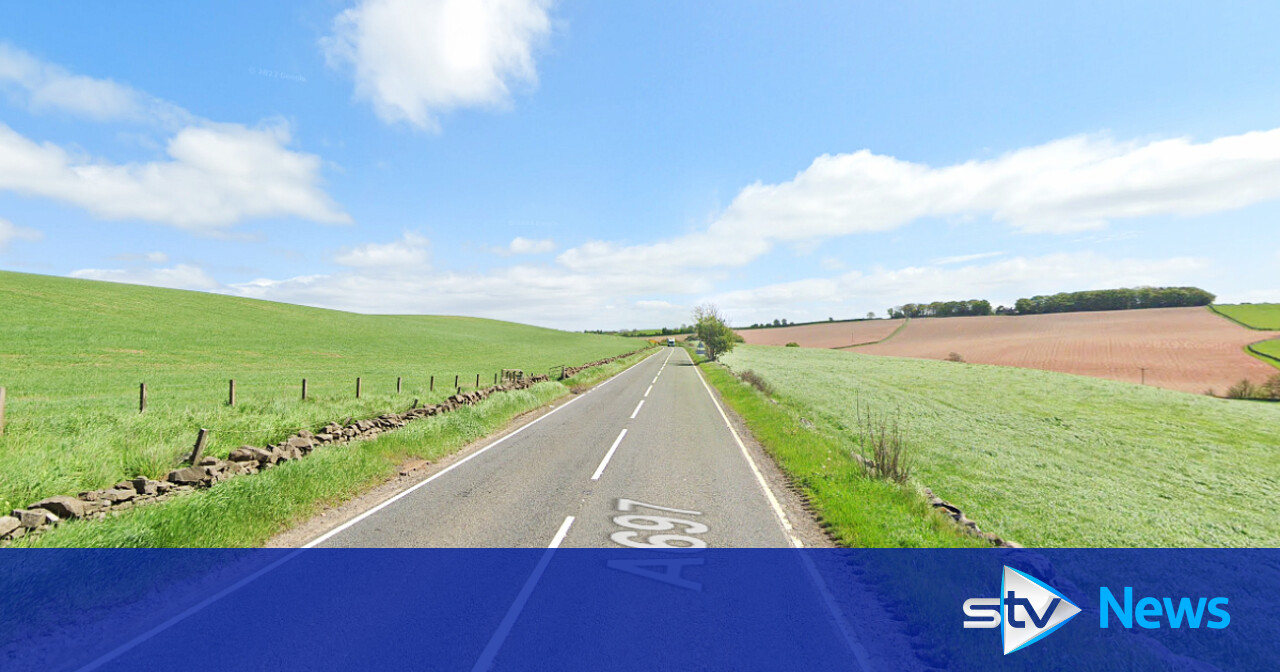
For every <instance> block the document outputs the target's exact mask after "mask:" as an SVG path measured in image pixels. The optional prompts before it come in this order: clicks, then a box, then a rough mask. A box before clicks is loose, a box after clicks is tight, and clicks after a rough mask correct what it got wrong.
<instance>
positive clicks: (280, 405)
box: [0, 272, 637, 511]
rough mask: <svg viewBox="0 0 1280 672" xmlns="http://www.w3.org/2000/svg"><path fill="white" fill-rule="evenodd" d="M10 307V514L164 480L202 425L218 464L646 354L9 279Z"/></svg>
mask: <svg viewBox="0 0 1280 672" xmlns="http://www.w3.org/2000/svg"><path fill="white" fill-rule="evenodd" d="M0 305H3V306H4V318H3V320H0V386H3V387H6V388H7V389H8V405H7V422H6V429H5V433H4V435H3V436H0V511H7V510H8V509H10V508H14V507H19V506H24V505H26V504H29V503H31V502H32V501H35V500H36V499H39V498H42V497H46V496H50V495H55V494H74V493H76V492H79V491H82V490H88V489H94V488H101V487H106V486H109V485H111V484H112V483H114V482H116V481H118V480H121V479H123V478H128V477H133V476H135V475H139V474H141V475H146V476H150V477H152V478H157V477H163V476H164V475H165V474H166V473H167V472H168V470H169V469H171V468H172V467H173V466H174V464H175V461H176V460H177V459H178V458H179V456H180V455H181V454H182V453H183V451H189V450H190V447H191V444H192V443H193V442H194V439H195V435H196V431H197V429H198V428H200V427H207V428H211V429H214V430H215V431H214V433H213V434H212V439H211V442H210V446H209V452H211V453H212V454H214V455H219V456H225V455H226V453H227V452H228V451H229V450H231V449H232V448H235V447H236V446H239V445H241V444H252V445H264V444H266V443H269V442H272V441H276V440H279V439H281V438H283V437H284V436H286V435H288V434H289V433H290V432H291V431H294V430H297V429H299V428H303V427H314V426H317V425H321V424H324V423H325V422H327V421H330V420H342V419H345V418H347V417H349V416H350V417H356V418H360V417H369V416H374V415H378V414H381V413H384V412H387V411H388V410H397V411H400V410H404V409H407V408H408V407H409V405H410V404H411V403H412V402H413V399H415V398H418V399H420V400H422V401H423V402H424V403H426V402H429V401H437V400H440V399H443V398H444V397H445V396H448V395H449V394H452V393H453V391H454V390H453V381H454V376H455V375H457V376H460V382H461V384H462V385H463V386H467V387H470V386H473V385H474V384H475V377H476V375H477V374H479V375H480V382H481V384H482V385H488V384H490V383H492V382H493V376H494V374H495V373H497V372H498V371H500V370H501V369H503V368H519V369H523V370H525V371H526V372H529V373H535V374H536V373H546V372H547V371H548V369H549V368H550V367H552V366H556V365H564V364H568V365H573V364H581V363H584V362H588V361H592V360H596V359H601V358H604V357H609V356H613V355H617V354H621V353H624V352H629V351H631V350H634V349H636V347H637V346H636V342H635V341H634V340H631V339H625V338H619V337H610V336H596V335H588V334H574V333H568V332H561V331H555V330H550V329H541V328H537V327H530V326H525V325H519V324H512V323H507V322H498V321H493V320H483V319H474V318H461V317H425V316H423V317H419V316H412V317H410V316H394V317H393V316H365V315H356V314H351V313H343V312H336V311H328V310H320V309H315V308H304V307H299V306H291V305H285V304H277V303H267V302H262V301H252V300H246V299H237V298H231V297H223V296H216V295H210V294H203V293H196V292H183V291H175V290H166V289H156V288H150V287H138V286H130V285H119V284H110V283H100V282H90V281H84V280H71V279H64V278H52V277H45V276H35V275H25V274H17V273H7V272H0ZM432 375H434V376H435V380H436V388H435V391H434V392H430V391H428V389H427V388H428V386H429V380H430V378H429V376H432ZM582 375H586V372H584V374H582ZM357 376H360V377H362V378H363V395H362V398H361V399H360V400H356V399H355V398H354V397H355V379H356V377H357ZM397 376H400V377H403V392H402V393H401V394H399V395H397V394H396V389H395V388H396V377H397ZM232 378H234V379H235V380H236V387H237V404H236V406H234V407H230V406H228V405H227V387H228V380H229V379H232ZM303 378H306V379H307V380H308V387H309V390H308V393H309V399H308V401H306V402H303V401H301V399H300V387H301V380H302V379H303ZM141 382H146V383H147V387H148V397H149V398H148V406H147V412H146V413H145V414H143V415H139V413H138V407H137V404H138V384H139V383H141ZM556 387H557V389H558V390H559V391H560V392H561V393H563V392H564V391H565V390H566V389H567V388H565V387H564V386H562V385H557V386H556ZM544 396H545V395H544ZM513 412H514V411H513ZM238 487H248V486H238Z"/></svg>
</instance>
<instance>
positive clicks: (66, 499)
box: [0, 349, 643, 541]
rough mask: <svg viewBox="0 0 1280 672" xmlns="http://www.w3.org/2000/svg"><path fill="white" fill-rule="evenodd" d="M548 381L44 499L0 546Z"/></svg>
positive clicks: (17, 519)
mask: <svg viewBox="0 0 1280 672" xmlns="http://www.w3.org/2000/svg"><path fill="white" fill-rule="evenodd" d="M640 352H643V349H641V350H636V351H633V352H629V353H627V354H625V355H618V356H616V357H609V358H606V359H600V360H596V361H594V362H590V363H587V364H583V365H582V366H575V367H568V368H566V369H565V370H564V371H565V374H564V375H565V377H566V378H567V377H570V376H573V375H574V374H577V373H579V372H581V371H583V370H585V369H589V368H591V367H595V366H601V365H604V364H609V363H611V362H614V361H617V360H619V359H623V358H626V357H630V356H632V355H635V354H638V353H640ZM550 379H551V376H549V375H541V376H529V377H524V378H522V379H520V380H511V381H506V382H504V383H502V384H501V385H494V386H491V387H486V388H482V389H478V390H473V391H471V392H460V393H458V394H455V395H453V396H451V397H449V398H448V399H445V400H444V401H443V402H442V403H439V404H430V405H427V406H422V407H419V408H414V409H411V410H409V411H406V412H404V413H387V414H383V415H380V416H378V417H376V418H370V419H367V420H357V421H354V422H349V423H348V424H345V425H343V424H339V423H337V422H330V423H329V424H327V425H325V426H324V427H322V428H320V429H319V430H318V431H315V432H312V431H310V430H305V429H304V430H302V431H300V432H298V433H297V434H294V435H293V436H290V437H289V438H287V439H285V440H283V441H281V442H279V443H275V444H272V445H269V446H264V447H257V446H241V447H239V448H236V449H235V450H233V451H231V453H230V454H229V455H227V459H225V460H223V459H219V458H216V457H212V456H207V457H203V458H201V459H200V460H199V461H198V462H197V463H196V464H194V465H191V466H189V467H183V468H179V469H174V470H173V471H170V472H169V474H168V475H167V476H166V477H165V479H164V480H162V481H155V480H151V479H149V478H145V477H141V476H140V477H138V478H135V479H133V480H130V481H120V482H119V483H116V484H115V485H114V486H112V487H110V488H104V489H102V490H90V491H87V492H82V493H80V494H79V495H78V496H76V497H71V496H68V495H58V496H56V497H48V498H46V499H42V500H40V501H38V502H35V503H33V504H31V505H30V506H28V507H27V508H25V509H14V510H13V512H12V513H11V515H8V516H0V541H11V540H14V539H20V538H22V537H24V536H26V535H28V534H33V533H38V532H40V531H42V530H44V529H47V528H48V527H50V526H53V525H57V524H58V523H59V522H61V521H64V520H71V519H100V518H105V517H107V516H109V515H112V514H115V513H118V512H120V511H124V510H127V509H130V508H132V507H134V506H136V505H138V504H141V503H144V502H156V501H164V500H166V499H169V498H172V497H174V496H175V495H178V494H181V493H183V492H189V491H192V490H196V489H200V488H207V487H210V486H212V485H214V484H216V483H219V482H222V481H225V480H227V479H230V478H234V477H236V476H244V475H249V474H256V473H258V472H260V471H265V470H267V469H271V468H273V467H276V466H278V465H281V464H284V463H286V462H289V461H292V460H300V459H302V458H304V457H306V456H307V455H309V454H310V453H311V452H312V451H314V450H316V449H318V448H321V447H324V446H327V445H332V444H339V443H349V442H352V441H363V440H366V439H371V438H374V437H376V436H378V435H379V434H382V433H384V432H389V431H393V430H396V429H399V428H401V427H404V426H405V425H407V424H409V423H410V422H413V421H414V420H420V419H422V418H429V417H432V416H435V415H440V414H442V413H449V412H450V411H454V410H457V409H458V408H461V407H463V406H474V405H475V404H478V403H480V402H481V401H483V400H484V399H487V398H488V397H490V396H492V395H494V394H497V393H500V392H509V391H511V390H522V389H525V388H529V387H533V386H534V385H537V384H538V383H542V382H546V381H548V380H550Z"/></svg>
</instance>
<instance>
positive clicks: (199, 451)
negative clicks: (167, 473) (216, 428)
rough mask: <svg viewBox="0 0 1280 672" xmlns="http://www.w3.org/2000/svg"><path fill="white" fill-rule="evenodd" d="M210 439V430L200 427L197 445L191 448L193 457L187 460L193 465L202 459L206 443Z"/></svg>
mask: <svg viewBox="0 0 1280 672" xmlns="http://www.w3.org/2000/svg"><path fill="white" fill-rule="evenodd" d="M208 441H209V430H207V429H204V428H203V427H202V428H200V434H198V435H197V436H196V445H195V447H194V448H192V449H191V459H189V460H187V461H188V462H190V463H191V465H192V466H195V464H196V462H199V461H200V456H201V455H203V454H204V445H205V444H206V443H208Z"/></svg>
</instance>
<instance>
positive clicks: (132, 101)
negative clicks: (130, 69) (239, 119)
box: [0, 43, 193, 124]
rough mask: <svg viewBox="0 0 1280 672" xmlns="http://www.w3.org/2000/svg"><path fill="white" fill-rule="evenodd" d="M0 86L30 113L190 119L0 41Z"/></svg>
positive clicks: (127, 89)
mask: <svg viewBox="0 0 1280 672" xmlns="http://www.w3.org/2000/svg"><path fill="white" fill-rule="evenodd" d="M0 88H3V89H5V90H6V91H8V92H9V93H10V94H11V95H12V96H13V97H14V98H17V99H18V100H19V101H20V102H21V103H22V104H24V105H25V106H26V107H27V108H28V109H29V110H31V111H32V112H36V113H40V112H47V111H52V110H56V111H59V112H65V113H69V114H74V115H77V116H81V117H87V118H89V119H94V120H97V121H152V122H161V123H165V124H177V123H189V122H191V121H192V120H193V118H192V116H191V115H190V113H188V112H187V111H186V110H183V109H182V108H180V107H178V106H176V105H173V104H171V103H167V102H165V101H163V100H160V99H158V98H155V97H153V96H149V95H147V94H145V93H142V92H140V91H136V90H134V89H132V88H130V87H128V86H125V85H123V84H119V83H117V82H114V81H111V80H109V79H95V78H93V77H86V76H84V75H77V74H73V73H71V72H68V71H67V70H66V69H65V68H62V67H61V66H58V65H54V64H52V63H46V62H43V61H40V60H39V59H37V58H35V57H34V56H32V55H31V54H29V53H27V52H25V51H23V50H21V49H18V48H17V47H14V46H13V45H10V44H4V43H0Z"/></svg>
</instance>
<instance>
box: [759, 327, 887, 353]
mask: <svg viewBox="0 0 1280 672" xmlns="http://www.w3.org/2000/svg"><path fill="white" fill-rule="evenodd" d="M900 324H902V320H866V321H863V322H821V323H818V324H805V325H801V326H797V327H773V328H770V329H741V330H739V331H738V333H739V334H741V335H742V338H743V339H744V340H745V341H746V342H747V344H748V345H786V344H788V343H792V342H795V343H798V344H800V345H801V346H803V347H806V348H843V347H847V346H850V345H854V344H856V343H871V342H874V341H878V340H881V339H883V338H885V337H887V336H888V335H889V334H892V333H893V330H894V329H897V328H898V325H900Z"/></svg>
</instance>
